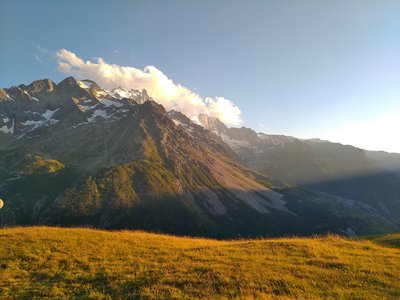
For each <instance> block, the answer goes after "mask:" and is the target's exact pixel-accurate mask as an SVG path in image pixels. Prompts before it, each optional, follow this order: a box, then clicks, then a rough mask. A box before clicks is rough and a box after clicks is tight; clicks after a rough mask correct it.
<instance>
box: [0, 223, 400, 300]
mask: <svg viewBox="0 0 400 300" xmlns="http://www.w3.org/2000/svg"><path fill="white" fill-rule="evenodd" d="M399 278H400V249H398V248H394V247H384V246H381V245H378V244H375V243H374V242H371V241H367V240H348V239H343V238H340V237H337V236H327V237H315V238H279V239H260V240H240V241H216V240H209V239H197V238H196V239H195V238H182V237H174V236H167V235H156V234H149V233H144V232H137V231H135V232H133V231H119V232H107V231H100V230H92V229H70V228H68V229H66V228H49V227H26V228H22V227H18V228H6V229H1V230H0V296H1V297H4V298H18V299H20V298H26V299H32V298H66V297H74V298H85V299H87V298H92V299H110V298H113V299H115V298H117V299H118V298H120V299H121V298H124V299H125V298H129V299H132V298H134V299H135V298H138V299H191V298H212V299H215V298H216V299H231V298H239V299H292V298H293V299H299V298H300V299H318V298H328V299H329V298H330V299H337V298H339V299H365V298H367V299H385V298H386V299H395V298H400V282H399Z"/></svg>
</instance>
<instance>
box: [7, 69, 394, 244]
mask: <svg viewBox="0 0 400 300" xmlns="http://www.w3.org/2000/svg"><path fill="white" fill-rule="evenodd" d="M200 118H201V117H200ZM0 121H2V122H3V124H0V125H1V126H2V127H0V128H2V129H3V130H2V132H0V152H1V156H0V171H1V172H0V188H1V189H0V198H2V199H3V200H5V206H4V208H3V210H2V212H1V216H0V217H1V223H2V224H3V225H9V224H24V225H27V224H54V225H64V226H69V225H91V226H96V227H103V228H137V229H147V230H152V231H161V232H169V233H176V234H185V235H201V236H213V237H235V236H260V235H263V236H264V235H285V234H312V233H323V232H327V231H331V232H338V233H347V234H354V233H357V234H363V233H364V234H367V233H368V234H372V233H381V232H388V231H395V230H397V229H398V225H397V223H396V222H394V221H393V220H392V219H390V218H387V216H386V215H384V214H381V213H379V211H377V210H376V209H375V210H374V207H372V208H371V205H369V204H366V203H364V202H363V203H361V204H359V203H356V204H355V205H353V204H351V205H350V204H348V202H346V200H338V199H337V197H333V196H330V195H327V194H322V193H320V192H312V191H310V190H306V189H299V188H295V187H294V186H291V185H288V184H286V183H285V182H283V181H282V180H279V179H273V178H271V177H268V176H265V175H261V174H259V173H256V172H254V171H252V170H250V169H247V168H245V167H244V166H242V165H241V164H240V163H239V162H238V161H239V160H242V158H246V156H245V155H244V154H243V153H241V152H237V149H235V148H234V147H232V149H233V150H236V154H235V152H234V151H233V150H232V149H231V147H230V146H229V145H228V144H229V142H230V141H229V140H228V141H227V142H228V144H227V143H225V142H224V139H225V137H224V136H223V135H221V134H220V135H216V134H215V133H213V132H210V131H209V130H206V129H204V128H203V127H202V126H199V125H197V124H195V123H193V122H192V121H191V120H189V119H188V118H187V117H186V116H184V115H182V114H180V113H178V112H173V111H172V112H166V111H165V109H164V108H163V107H162V106H161V105H158V104H157V103H155V102H154V101H152V100H151V98H149V97H148V95H147V93H146V92H145V91H134V90H127V89H122V88H118V89H114V90H105V89H102V88H101V87H99V86H98V85H97V84H96V83H95V82H93V81H91V80H82V81H79V80H75V79H74V78H72V77H69V78H66V79H65V80H63V81H62V82H60V83H59V84H55V83H53V82H52V81H50V80H40V81H36V82H33V83H32V84H30V85H28V86H25V85H20V86H19V87H11V88H10V89H4V90H3V92H2V100H1V101H0ZM210 124H211V123H210ZM213 124H217V125H218V124H219V123H218V122H217V120H215V122H214V123H213ZM219 125H220V126H222V127H221V128H224V127H223V126H224V125H223V124H222V125H221V124H219ZM225 127H226V126H225ZM226 130H228V131H229V132H233V133H232V134H231V136H232V137H234V138H241V137H248V134H247V133H249V132H250V133H251V130H250V129H246V130H245V131H244V133H243V130H241V129H234V128H232V129H226ZM250 139H252V140H254V141H256V142H258V139H259V137H258V135H257V134H252V136H251V138H250ZM277 161H278V160H277ZM264 174H268V175H269V174H270V173H269V172H264ZM278 178H279V177H278ZM281 178H282V177H281ZM283 179H285V178H283ZM394 203H396V202H394Z"/></svg>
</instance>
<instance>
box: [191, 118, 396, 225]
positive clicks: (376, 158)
mask: <svg viewBox="0 0 400 300" xmlns="http://www.w3.org/2000/svg"><path fill="white" fill-rule="evenodd" d="M199 121H200V122H201V123H202V124H203V126H204V127H205V128H208V129H209V130H211V131H212V132H214V133H215V134H217V135H219V136H220V137H221V138H222V140H223V141H224V142H226V143H227V144H228V145H229V146H230V147H231V148H232V149H233V150H234V151H235V152H236V154H237V155H238V157H240V161H241V162H242V163H243V164H245V165H246V166H248V167H249V168H252V169H254V170H256V171H258V172H260V173H263V174H268V175H270V176H272V177H274V178H279V179H282V180H284V181H286V182H288V183H289V184H292V185H296V186H299V187H303V188H308V189H312V190H315V191H319V192H322V193H324V194H327V195H330V196H332V197H335V198H336V199H337V201H338V202H340V203H341V204H342V205H343V206H344V207H345V206H348V207H352V206H356V205H359V206H360V207H364V208H365V209H367V210H370V212H371V213H372V214H379V215H383V216H385V217H386V218H388V219H389V220H390V221H391V222H394V223H395V224H399V222H400V178H399V177H398V176H396V175H398V174H400V155H398V154H390V153H386V152H373V151H365V150H362V149H359V148H356V147H353V146H348V145H342V144H338V143H331V142H329V141H323V140H319V139H309V140H304V139H297V138H294V137H289V136H282V135H268V134H264V133H256V132H255V131H254V130H252V129H250V128H246V127H242V128H228V127H227V126H225V125H224V124H223V123H222V122H220V121H219V120H215V118H213V117H207V116H204V115H203V116H201V117H199Z"/></svg>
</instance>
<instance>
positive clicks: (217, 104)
mask: <svg viewBox="0 0 400 300" xmlns="http://www.w3.org/2000/svg"><path fill="white" fill-rule="evenodd" d="M56 57H57V61H58V70H59V71H60V72H62V73H65V74H68V75H72V76H74V77H77V78H79V79H86V78H89V79H92V80H94V81H96V82H97V83H98V84H99V85H100V86H103V87H105V88H109V89H111V88H115V87H120V86H121V87H126V88H132V89H137V90H141V89H146V90H147V92H148V94H149V95H150V96H151V97H152V98H153V99H154V100H155V101H157V102H158V103H160V104H162V105H163V106H164V107H165V108H166V109H167V110H171V109H175V110H177V111H180V112H182V113H184V114H185V115H187V116H188V117H189V118H192V119H193V118H195V117H196V116H197V115H199V114H201V113H203V114H207V115H210V116H214V117H218V118H219V119H220V120H221V121H222V122H224V123H225V124H227V125H230V126H239V125H241V124H242V123H243V121H242V119H241V111H240V109H239V107H237V106H236V105H235V104H234V103H233V102H232V101H230V100H228V99H225V98H223V97H215V98H210V97H207V98H202V97H200V95H198V94H197V93H195V92H193V91H191V90H189V89H188V88H186V87H184V86H182V85H180V84H178V83H175V82H173V81H172V80H171V79H170V78H168V77H167V76H166V75H165V74H164V73H163V72H161V71H160V70H159V69H157V68H156V67H154V66H147V67H145V68H144V69H143V70H140V69H137V68H134V67H129V66H120V65H116V64H109V63H107V62H106V61H105V60H104V59H102V58H100V57H99V58H97V59H96V60H95V61H84V60H83V59H81V58H80V57H78V56H77V55H76V54H75V53H73V52H71V51H68V50H66V49H61V50H59V51H57V52H56Z"/></svg>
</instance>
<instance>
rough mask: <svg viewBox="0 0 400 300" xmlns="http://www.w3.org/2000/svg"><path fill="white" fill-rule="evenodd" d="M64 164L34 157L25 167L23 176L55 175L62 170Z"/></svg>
mask: <svg viewBox="0 0 400 300" xmlns="http://www.w3.org/2000/svg"><path fill="white" fill-rule="evenodd" d="M64 167H65V166H64V164H63V163H60V162H59V161H57V160H54V159H49V158H45V157H42V156H39V155H35V157H34V159H33V161H32V162H31V163H30V164H29V165H27V166H26V167H25V174H29V175H31V174H46V173H55V172H58V171H61V170H62V169H64Z"/></svg>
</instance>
